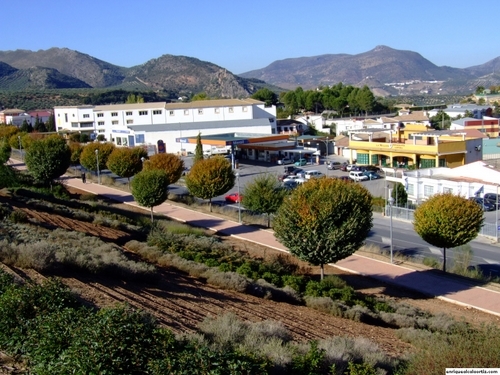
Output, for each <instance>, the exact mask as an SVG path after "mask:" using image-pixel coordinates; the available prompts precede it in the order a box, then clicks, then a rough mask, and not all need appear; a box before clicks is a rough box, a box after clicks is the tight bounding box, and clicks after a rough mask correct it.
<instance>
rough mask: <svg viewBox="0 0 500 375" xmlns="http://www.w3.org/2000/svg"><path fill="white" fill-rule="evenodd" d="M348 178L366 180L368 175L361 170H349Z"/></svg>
mask: <svg viewBox="0 0 500 375" xmlns="http://www.w3.org/2000/svg"><path fill="white" fill-rule="evenodd" d="M349 178H350V179H351V180H354V181H364V180H368V176H367V175H365V174H364V173H363V172H361V171H351V172H349Z"/></svg>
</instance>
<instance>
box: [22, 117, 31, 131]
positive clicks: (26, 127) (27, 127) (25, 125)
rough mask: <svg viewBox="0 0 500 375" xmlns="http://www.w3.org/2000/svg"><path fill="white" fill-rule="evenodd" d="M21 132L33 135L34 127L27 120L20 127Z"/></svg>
mask: <svg viewBox="0 0 500 375" xmlns="http://www.w3.org/2000/svg"><path fill="white" fill-rule="evenodd" d="M19 130H20V131H22V132H24V133H31V132H32V131H33V126H32V125H31V124H30V123H29V122H28V121H26V119H25V120H24V121H23V123H22V124H21V126H20V127H19Z"/></svg>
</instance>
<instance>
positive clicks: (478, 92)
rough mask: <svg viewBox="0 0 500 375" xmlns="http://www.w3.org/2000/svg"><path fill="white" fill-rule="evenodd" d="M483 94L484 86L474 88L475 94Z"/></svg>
mask: <svg viewBox="0 0 500 375" xmlns="http://www.w3.org/2000/svg"><path fill="white" fill-rule="evenodd" d="M483 92H484V86H477V87H476V94H477V95H479V94H482V93H483Z"/></svg>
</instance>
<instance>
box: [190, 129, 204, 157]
mask: <svg viewBox="0 0 500 375" xmlns="http://www.w3.org/2000/svg"><path fill="white" fill-rule="evenodd" d="M203 159H204V157H203V146H202V144H201V133H198V136H197V137H196V148H195V149H194V158H193V164H196V163H197V162H199V161H200V160H203Z"/></svg>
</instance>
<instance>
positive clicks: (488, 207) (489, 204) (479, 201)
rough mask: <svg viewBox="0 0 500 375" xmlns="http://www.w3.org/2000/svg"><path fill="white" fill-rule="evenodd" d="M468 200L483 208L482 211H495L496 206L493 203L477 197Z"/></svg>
mask: <svg viewBox="0 0 500 375" xmlns="http://www.w3.org/2000/svg"><path fill="white" fill-rule="evenodd" d="M469 199H470V200H471V201H474V202H476V203H477V204H478V205H480V206H481V207H482V208H483V211H495V206H496V205H495V203H492V202H490V201H488V200H486V199H483V198H478V197H472V198H469Z"/></svg>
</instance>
